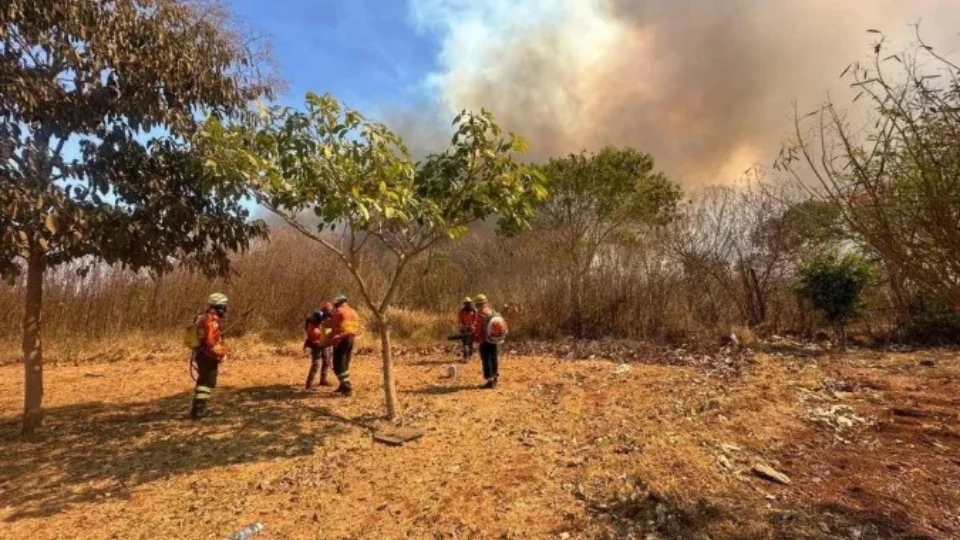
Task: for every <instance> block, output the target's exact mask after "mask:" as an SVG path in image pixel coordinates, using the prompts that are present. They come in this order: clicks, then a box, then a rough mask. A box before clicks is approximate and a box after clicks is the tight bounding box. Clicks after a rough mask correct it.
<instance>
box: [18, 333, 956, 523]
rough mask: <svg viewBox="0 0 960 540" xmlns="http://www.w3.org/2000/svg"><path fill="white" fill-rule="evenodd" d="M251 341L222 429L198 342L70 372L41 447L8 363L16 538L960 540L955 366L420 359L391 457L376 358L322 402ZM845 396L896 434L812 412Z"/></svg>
mask: <svg viewBox="0 0 960 540" xmlns="http://www.w3.org/2000/svg"><path fill="white" fill-rule="evenodd" d="M234 350H235V351H236V353H234V355H233V358H231V359H230V361H229V363H228V364H227V365H226V366H225V367H224V369H223V372H222V373H221V375H220V388H219V389H218V390H217V393H216V394H215V396H214V401H213V407H214V409H215V410H216V412H217V414H216V415H215V416H213V417H212V418H209V419H207V420H204V421H202V422H200V423H194V422H190V421H189V420H187V419H185V418H184V413H185V412H186V408H187V404H188V400H189V389H190V381H189V379H188V378H187V371H186V364H185V362H184V361H183V360H181V358H180V357H181V356H182V354H181V353H180V352H179V351H178V350H176V349H175V348H168V349H166V350H156V351H146V352H145V353H144V351H141V353H140V354H138V355H136V356H133V355H127V356H126V357H123V358H116V357H110V358H102V359H99V360H98V359H96V358H94V359H89V360H84V361H78V362H70V363H61V364H60V365H51V366H50V367H49V368H48V370H47V383H48V391H47V395H46V403H47V406H48V413H47V418H46V421H45V426H44V428H43V430H42V432H41V433H40V434H38V435H37V436H35V437H34V438H32V439H29V440H21V439H20V438H19V437H18V435H17V426H16V419H17V414H18V412H19V408H20V406H21V392H22V387H21V384H22V382H21V381H22V372H21V369H20V367H19V366H16V365H8V366H3V367H0V418H2V420H0V422H3V423H2V425H0V456H2V460H3V461H2V467H0V537H2V538H30V539H31V540H42V539H48V538H92V539H112V538H122V539H128V538H223V537H225V536H226V535H228V534H229V533H231V532H232V531H234V530H236V529H239V528H240V527H242V526H243V525H245V524H247V523H250V522H254V521H262V522H263V523H264V524H265V525H266V530H265V531H264V532H263V533H262V534H261V535H260V536H259V537H258V538H264V539H270V538H404V537H409V538H560V537H563V538H631V537H633V538H648V537H651V536H649V535H654V536H652V537H651V538H713V539H717V538H854V537H856V538H861V539H867V538H911V537H913V538H917V537H930V538H938V539H939V538H943V539H947V538H960V515H958V513H960V483H958V479H960V462H958V460H960V437H958V435H957V433H958V429H960V418H958V411H960V408H958V405H960V402H958V398H960V392H958V390H960V362H958V357H957V355H955V354H953V353H941V352H930V353H924V354H922V355H917V354H911V355H907V354H889V355H879V354H871V353H853V354H851V355H849V356H848V357H846V358H844V359H829V358H825V357H824V358H819V359H806V360H804V359H796V358H793V357H772V356H767V355H759V356H758V357H757V361H756V362H755V363H754V364H753V365H752V366H748V367H747V368H745V369H744V370H742V373H741V374H740V375H739V376H730V375H729V374H728V375H724V376H720V375H711V374H709V373H707V372H704V371H700V370H698V369H695V368H690V367H668V366H650V365H639V364H635V365H632V367H631V369H630V370H629V371H626V372H622V371H623V369H622V368H621V372H618V364H616V363H613V362H608V361H568V360H555V359H546V358H537V357H517V356H512V357H511V356H507V357H505V358H504V360H503V363H502V368H501V372H502V375H503V382H502V385H501V387H500V388H498V389H497V390H495V391H485V390H479V389H477V386H478V385H479V384H480V382H481V381H480V377H479V366H478V365H477V363H476V362H474V364H472V365H469V366H466V367H464V368H463V372H462V373H461V375H460V376H459V378H457V379H455V380H451V379H445V378H443V376H444V375H445V373H446V369H447V366H448V365H449V362H450V360H451V358H452V357H453V354H452V353H451V354H450V355H439V354H438V355H428V356H423V357H411V358H404V359H402V361H400V362H399V365H398V366H397V375H398V380H399V382H400V395H401V400H402V402H403V404H404V414H403V418H404V423H405V424H406V425H412V426H416V427H419V428H421V429H423V430H424V431H425V436H424V437H423V438H422V439H420V440H419V441H416V442H413V443H410V444H408V445H405V446H402V447H389V446H384V445H381V444H379V443H376V442H374V441H373V440H372V437H371V430H373V429H376V428H377V427H381V426H383V425H385V422H384V421H383V420H382V419H381V418H380V414H381V412H382V405H381V403H382V396H381V395H380V389H379V376H380V375H379V366H378V364H377V360H376V359H375V358H374V357H369V356H364V357H360V358H358V359H357V360H356V361H355V366H354V368H353V369H352V370H351V371H352V374H353V378H354V381H355V384H356V385H357V393H356V395H355V396H354V397H353V398H352V399H342V398H336V397H333V396H332V394H331V392H330V391H329V390H328V389H325V390H323V391H321V392H318V393H308V392H305V391H302V390H301V389H300V388H299V386H300V384H301V383H302V379H303V377H304V375H305V371H306V364H305V362H304V360H302V359H300V358H299V357H296V356H294V352H295V350H296V346H295V345H293V344H291V345H289V346H279V347H278V346H276V345H267V344H263V343H259V342H256V341H253V340H252V339H251V340H246V341H244V342H242V343H237V344H236V345H235V347H234ZM52 360H53V362H52V363H55V362H56V360H57V359H56V358H52ZM108 360H109V361H108ZM928 362H933V364H932V365H928ZM837 392H839V393H837ZM836 404H847V405H850V406H851V407H852V408H853V409H854V410H855V411H856V412H857V414H858V415H859V416H862V417H864V418H868V419H869V418H874V419H875V423H874V424H873V425H865V424H860V423H857V424H856V425H854V426H853V427H852V428H850V429H843V430H841V431H836V430H834V429H832V428H829V427H826V426H821V425H819V424H815V423H813V422H811V421H810V420H809V419H808V416H809V410H810V409H811V407H816V406H825V405H836ZM732 445H733V446H732ZM734 446H736V448H734ZM756 462H763V463H766V464H768V465H770V466H772V467H774V468H776V469H778V470H780V471H781V472H783V473H785V474H787V475H789V476H790V477H791V479H792V483H791V484H790V485H789V486H783V485H779V484H774V483H771V482H769V481H767V480H763V479H760V478H757V477H756V476H755V475H753V474H752V473H751V472H750V469H751V467H752V465H753V464H754V463H756Z"/></svg>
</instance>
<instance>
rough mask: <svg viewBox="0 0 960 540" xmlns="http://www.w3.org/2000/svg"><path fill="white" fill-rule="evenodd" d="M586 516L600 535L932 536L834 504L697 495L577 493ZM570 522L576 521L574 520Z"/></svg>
mask: <svg viewBox="0 0 960 540" xmlns="http://www.w3.org/2000/svg"><path fill="white" fill-rule="evenodd" d="M578 498H580V500H581V501H582V502H583V503H584V504H585V506H586V507H587V509H588V515H589V519H590V520H593V521H595V522H599V523H602V524H603V529H604V534H603V535H602V536H601V537H602V538H610V539H614V538H651V537H653V538H678V539H681V538H682V539H691V540H700V539H711V540H765V539H769V538H790V539H798V540H800V539H803V540H828V539H850V538H857V539H860V540H894V539H896V540H907V539H910V540H932V537H930V536H926V535H922V534H915V533H912V532H910V531H908V530H907V529H906V528H904V527H903V526H901V525H898V524H896V523H893V522H892V521H890V520H889V519H887V518H885V517H883V516H879V515H872V514H870V513H865V512H862V511H858V510H856V509H853V508H848V507H846V506H843V505H838V504H821V505H816V506H808V507H793V508H771V509H769V510H768V511H765V512H764V513H763V514H761V513H760V511H759V510H758V508H757V507H756V506H755V505H750V504H743V503H742V502H741V501H737V500H707V499H701V500H699V501H697V502H696V503H693V504H683V503H680V502H678V501H676V500H673V499H671V498H669V497H665V496H663V495H661V494H658V493H655V492H646V493H645V494H642V495H639V496H635V497H628V498H623V497H618V498H614V499H612V500H611V499H606V500H604V499H600V498H596V499H589V498H586V497H582V496H581V497H578ZM574 527H576V525H574Z"/></svg>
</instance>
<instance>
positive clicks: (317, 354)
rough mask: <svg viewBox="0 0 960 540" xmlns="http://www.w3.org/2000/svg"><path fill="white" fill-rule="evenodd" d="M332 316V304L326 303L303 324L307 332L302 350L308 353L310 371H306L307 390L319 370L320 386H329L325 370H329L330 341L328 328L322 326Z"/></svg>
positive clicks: (309, 388)
mask: <svg viewBox="0 0 960 540" xmlns="http://www.w3.org/2000/svg"><path fill="white" fill-rule="evenodd" d="M332 316H333V306H332V305H331V304H330V303H326V304H324V305H322V306H321V307H320V309H318V310H317V311H314V312H313V315H311V316H310V317H308V318H307V321H306V323H305V324H304V331H305V332H306V334H307V337H306V339H304V340H303V352H304V354H309V355H310V371H309V372H308V373H307V384H306V388H307V390H311V389H313V388H314V386H313V381H314V379H315V378H316V376H317V371H319V372H320V386H330V383H329V382H328V381H327V371H329V370H330V343H329V342H328V341H329V340H328V339H327V334H329V332H330V329H329V328H325V327H324V322H326V321H327V320H328V319H329V318H330V317H332Z"/></svg>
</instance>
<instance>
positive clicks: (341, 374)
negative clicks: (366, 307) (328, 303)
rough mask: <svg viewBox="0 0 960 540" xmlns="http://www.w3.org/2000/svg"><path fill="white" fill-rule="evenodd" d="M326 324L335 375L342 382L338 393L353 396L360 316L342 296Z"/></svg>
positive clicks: (335, 303)
mask: <svg viewBox="0 0 960 540" xmlns="http://www.w3.org/2000/svg"><path fill="white" fill-rule="evenodd" d="M324 324H326V325H327V326H328V327H329V328H330V338H329V339H330V344H331V345H332V346H333V374H334V375H336V376H337V381H339V382H340V386H338V387H337V392H339V393H341V394H343V395H344V396H351V395H353V385H351V384H350V360H351V358H352V356H353V342H354V340H355V339H356V336H357V332H358V331H359V330H360V316H359V315H357V312H356V311H354V310H353V308H351V307H350V306H349V305H347V297H346V296H343V295H342V294H341V295H340V296H337V299H336V300H335V301H334V303H333V316H332V317H330V318H329V319H328V320H327V322H326V323H324Z"/></svg>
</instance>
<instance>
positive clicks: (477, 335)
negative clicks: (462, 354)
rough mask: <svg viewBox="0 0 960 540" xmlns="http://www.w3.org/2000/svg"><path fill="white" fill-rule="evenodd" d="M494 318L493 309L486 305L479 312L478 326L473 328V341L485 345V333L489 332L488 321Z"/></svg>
mask: <svg viewBox="0 0 960 540" xmlns="http://www.w3.org/2000/svg"><path fill="white" fill-rule="evenodd" d="M490 317H493V308H491V307H490V305H489V304H488V305H485V306H483V307H482V308H480V310H479V311H478V312H477V324H475V325H474V327H473V341H474V343H483V342H484V341H486V337H487V336H485V335H484V333H486V330H487V328H486V327H487V321H488V320H489V319H490Z"/></svg>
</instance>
